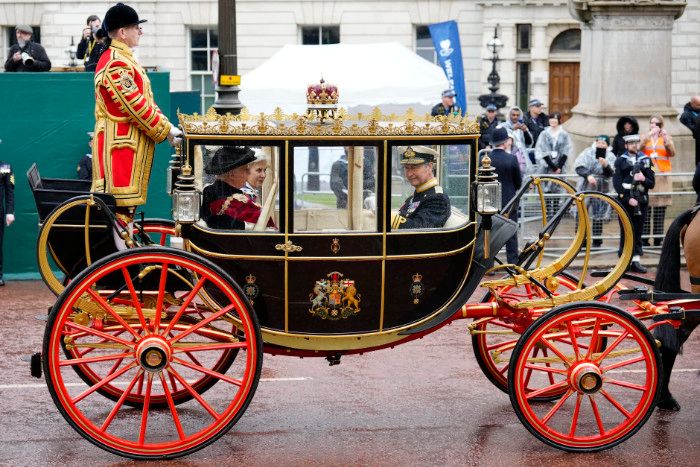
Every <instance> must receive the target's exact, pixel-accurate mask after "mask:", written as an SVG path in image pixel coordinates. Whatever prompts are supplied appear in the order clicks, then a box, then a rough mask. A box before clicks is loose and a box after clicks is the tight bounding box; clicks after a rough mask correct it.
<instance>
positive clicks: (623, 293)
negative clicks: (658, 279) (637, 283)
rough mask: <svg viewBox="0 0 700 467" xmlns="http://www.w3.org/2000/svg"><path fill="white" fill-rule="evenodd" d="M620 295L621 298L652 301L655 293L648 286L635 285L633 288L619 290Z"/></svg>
mask: <svg viewBox="0 0 700 467" xmlns="http://www.w3.org/2000/svg"><path fill="white" fill-rule="evenodd" d="M617 294H618V295H619V296H620V300H649V301H651V299H652V296H653V295H655V294H654V293H653V292H650V291H649V289H647V288H646V287H635V288H633V289H624V290H620V291H618V292H617Z"/></svg>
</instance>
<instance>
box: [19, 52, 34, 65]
mask: <svg viewBox="0 0 700 467" xmlns="http://www.w3.org/2000/svg"><path fill="white" fill-rule="evenodd" d="M22 63H24V66H32V65H34V57H32V56H31V55H29V54H28V53H27V52H22Z"/></svg>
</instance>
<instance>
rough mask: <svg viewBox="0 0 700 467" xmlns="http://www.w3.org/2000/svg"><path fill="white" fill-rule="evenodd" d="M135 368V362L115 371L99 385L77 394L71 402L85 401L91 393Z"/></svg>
mask: <svg viewBox="0 0 700 467" xmlns="http://www.w3.org/2000/svg"><path fill="white" fill-rule="evenodd" d="M135 366H136V362H132V363H131V364H129V365H127V366H125V367H124V368H122V369H121V370H119V371H117V372H116V373H114V374H112V375H109V376H108V377H106V378H105V379H103V380H102V381H100V382H99V383H96V384H94V385H92V386H90V387H89V388H88V389H86V390H85V391H84V392H82V393H81V394H79V395H78V396H77V397H76V398H74V399H73V400H72V402H73V404H77V403H78V402H80V401H81V400H83V399H85V398H86V397H87V396H89V395H90V394H92V393H93V392H95V391H97V390H98V389H100V388H101V387H102V386H104V385H105V384H107V383H109V382H111V381H113V380H115V379H117V378H119V377H120V376H121V375H123V374H124V373H126V372H127V371H129V370H131V369H132V368H134V367H135Z"/></svg>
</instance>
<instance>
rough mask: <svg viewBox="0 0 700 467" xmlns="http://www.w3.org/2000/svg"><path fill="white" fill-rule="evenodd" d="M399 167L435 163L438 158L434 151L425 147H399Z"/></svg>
mask: <svg viewBox="0 0 700 467" xmlns="http://www.w3.org/2000/svg"><path fill="white" fill-rule="evenodd" d="M399 154H401V165H420V164H427V163H428V162H435V161H436V160H437V158H438V157H439V156H440V155H439V154H438V152H437V151H436V150H434V149H430V148H429V147H427V146H400V147H399Z"/></svg>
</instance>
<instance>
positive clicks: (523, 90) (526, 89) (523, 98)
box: [515, 62, 530, 109]
mask: <svg viewBox="0 0 700 467" xmlns="http://www.w3.org/2000/svg"><path fill="white" fill-rule="evenodd" d="M515 70H516V71H515V72H516V86H515V88H516V89H515V93H516V96H515V100H516V104H517V105H518V107H520V108H521V109H527V103H528V99H529V98H530V62H517V63H516V64H515Z"/></svg>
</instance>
